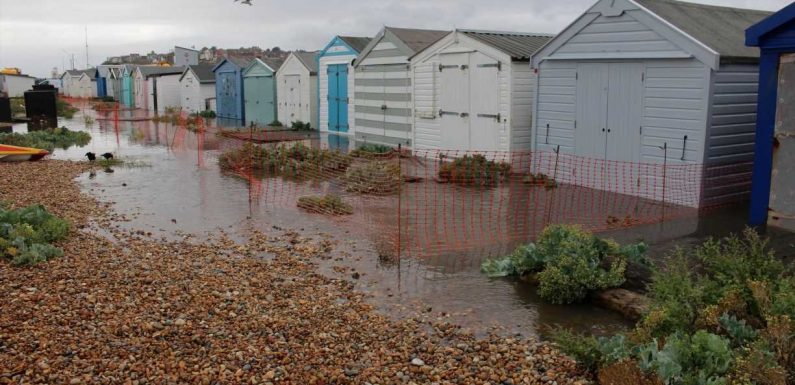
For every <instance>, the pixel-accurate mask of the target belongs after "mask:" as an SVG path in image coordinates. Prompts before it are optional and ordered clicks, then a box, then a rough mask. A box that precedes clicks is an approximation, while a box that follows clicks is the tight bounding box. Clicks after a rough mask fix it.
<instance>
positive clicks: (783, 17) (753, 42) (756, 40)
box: [745, 3, 795, 47]
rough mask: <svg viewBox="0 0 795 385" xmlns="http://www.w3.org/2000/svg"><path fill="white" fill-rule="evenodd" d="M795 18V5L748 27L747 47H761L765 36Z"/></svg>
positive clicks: (788, 6) (746, 32)
mask: <svg viewBox="0 0 795 385" xmlns="http://www.w3.org/2000/svg"><path fill="white" fill-rule="evenodd" d="M793 17H795V3H792V4H790V5H787V6H786V7H784V8H781V9H780V10H778V12H776V13H774V14H772V15H770V16H768V17H766V18H764V19H762V20H761V21H760V22H758V23H756V24H754V25H752V26H750V27H748V29H746V30H745V45H746V46H749V47H759V46H760V45H761V41H762V39H763V38H764V36H765V35H767V34H768V33H770V32H773V31H774V30H775V29H776V28H778V27H781V26H782V25H784V24H786V23H788V22H789V21H791V20H793Z"/></svg>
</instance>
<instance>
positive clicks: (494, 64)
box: [478, 62, 502, 71]
mask: <svg viewBox="0 0 795 385" xmlns="http://www.w3.org/2000/svg"><path fill="white" fill-rule="evenodd" d="M492 67H496V68H497V71H502V62H496V63H491V64H478V68H492Z"/></svg>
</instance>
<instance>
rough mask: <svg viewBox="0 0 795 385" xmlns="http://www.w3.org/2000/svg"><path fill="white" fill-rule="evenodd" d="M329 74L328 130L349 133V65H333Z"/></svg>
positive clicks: (328, 69) (329, 68)
mask: <svg viewBox="0 0 795 385" xmlns="http://www.w3.org/2000/svg"><path fill="white" fill-rule="evenodd" d="M326 73H327V74H328V129H329V131H335V132H348V128H349V126H348V103H349V100H348V65H347V64H332V65H329V66H328V67H327V70H326Z"/></svg>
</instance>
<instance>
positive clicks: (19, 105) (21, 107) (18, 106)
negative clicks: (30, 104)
mask: <svg viewBox="0 0 795 385" xmlns="http://www.w3.org/2000/svg"><path fill="white" fill-rule="evenodd" d="M9 101H10V102H11V117H14V116H17V115H25V98H9Z"/></svg>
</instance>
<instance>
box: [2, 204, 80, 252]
mask: <svg viewBox="0 0 795 385" xmlns="http://www.w3.org/2000/svg"><path fill="white" fill-rule="evenodd" d="M68 233H69V224H68V223H67V222H66V221H64V220H63V219H60V218H58V217H56V216H54V215H52V214H50V213H49V212H48V211H47V210H46V209H45V208H44V207H43V206H40V205H35V206H29V207H25V208H19V209H10V208H6V207H0V257H2V258H4V259H7V260H10V261H11V263H12V264H14V265H34V264H36V263H39V262H44V261H46V260H48V259H51V258H55V257H60V256H61V255H62V254H63V250H61V249H60V248H57V247H55V246H53V245H52V243H53V242H56V241H59V240H61V239H64V238H65V237H66V235H67V234H68Z"/></svg>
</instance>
